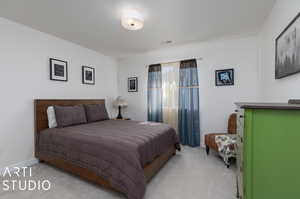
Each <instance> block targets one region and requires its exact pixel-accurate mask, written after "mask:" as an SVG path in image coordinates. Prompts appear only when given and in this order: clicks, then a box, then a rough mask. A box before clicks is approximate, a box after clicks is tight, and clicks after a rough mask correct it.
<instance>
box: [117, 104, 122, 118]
mask: <svg viewBox="0 0 300 199" xmlns="http://www.w3.org/2000/svg"><path fill="white" fill-rule="evenodd" d="M117 119H123V117H122V114H121V106H119V114H118V116H117Z"/></svg>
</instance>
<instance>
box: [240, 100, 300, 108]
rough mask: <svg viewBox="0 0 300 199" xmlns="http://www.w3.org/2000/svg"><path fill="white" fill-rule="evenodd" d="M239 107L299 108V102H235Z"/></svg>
mask: <svg viewBox="0 0 300 199" xmlns="http://www.w3.org/2000/svg"><path fill="white" fill-rule="evenodd" d="M235 104H236V105H237V106H239V107H240V108H245V109H247V108H248V109H274V110H300V104H288V103H246V102H237V103H235Z"/></svg>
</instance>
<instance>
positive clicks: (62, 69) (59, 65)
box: [50, 58, 68, 82]
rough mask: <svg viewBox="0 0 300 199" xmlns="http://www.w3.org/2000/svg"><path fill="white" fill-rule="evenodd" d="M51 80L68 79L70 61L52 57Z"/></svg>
mask: <svg viewBox="0 0 300 199" xmlns="http://www.w3.org/2000/svg"><path fill="white" fill-rule="evenodd" d="M50 80H54V81H65V82H66V81H68V62H66V61H62V60H58V59H53V58H50Z"/></svg>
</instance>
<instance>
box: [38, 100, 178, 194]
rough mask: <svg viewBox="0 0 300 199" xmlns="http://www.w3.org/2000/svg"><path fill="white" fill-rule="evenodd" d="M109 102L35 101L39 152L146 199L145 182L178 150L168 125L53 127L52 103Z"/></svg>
mask: <svg viewBox="0 0 300 199" xmlns="http://www.w3.org/2000/svg"><path fill="white" fill-rule="evenodd" d="M80 104H105V100H103V99H99V100H82V99H81V100H75V99H74V100H44V99H43V100H35V127H36V129H35V156H36V158H38V159H39V160H40V161H42V162H46V163H48V164H51V165H53V166H55V167H58V168H61V169H64V170H66V171H68V172H71V173H73V174H76V175H78V176H80V177H82V178H84V179H87V180H89V181H92V182H94V183H97V184H100V185H102V186H105V187H107V188H109V189H113V190H115V191H118V192H121V193H123V194H125V195H126V196H127V198H129V199H142V198H143V196H144V193H145V190H146V183H147V182H149V181H150V180H151V178H152V177H153V176H154V175H155V174H156V173H157V172H158V171H159V169H160V168H161V167H162V166H163V165H164V164H165V163H166V162H167V161H168V160H169V159H170V158H171V157H172V156H173V155H175V154H176V148H177V149H179V144H178V137H177V135H176V132H175V130H174V129H173V128H171V127H170V126H168V125H166V124H159V123H149V122H138V121H128V120H105V121H99V122H93V123H88V124H81V125H75V126H70V127H65V128H51V129H49V128H48V119H47V108H48V106H53V105H59V106H73V105H80Z"/></svg>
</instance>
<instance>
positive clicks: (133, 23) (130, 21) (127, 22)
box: [122, 9, 144, 30]
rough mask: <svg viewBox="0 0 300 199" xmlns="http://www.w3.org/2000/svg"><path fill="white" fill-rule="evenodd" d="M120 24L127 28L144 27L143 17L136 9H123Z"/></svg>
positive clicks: (137, 28)
mask: <svg viewBox="0 0 300 199" xmlns="http://www.w3.org/2000/svg"><path fill="white" fill-rule="evenodd" d="M122 26H123V27H124V28H125V29H127V30H139V29H142V28H143V27H144V17H143V16H142V14H140V13H139V12H138V11H137V10H134V9H128V10H125V11H124V12H123V15H122Z"/></svg>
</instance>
